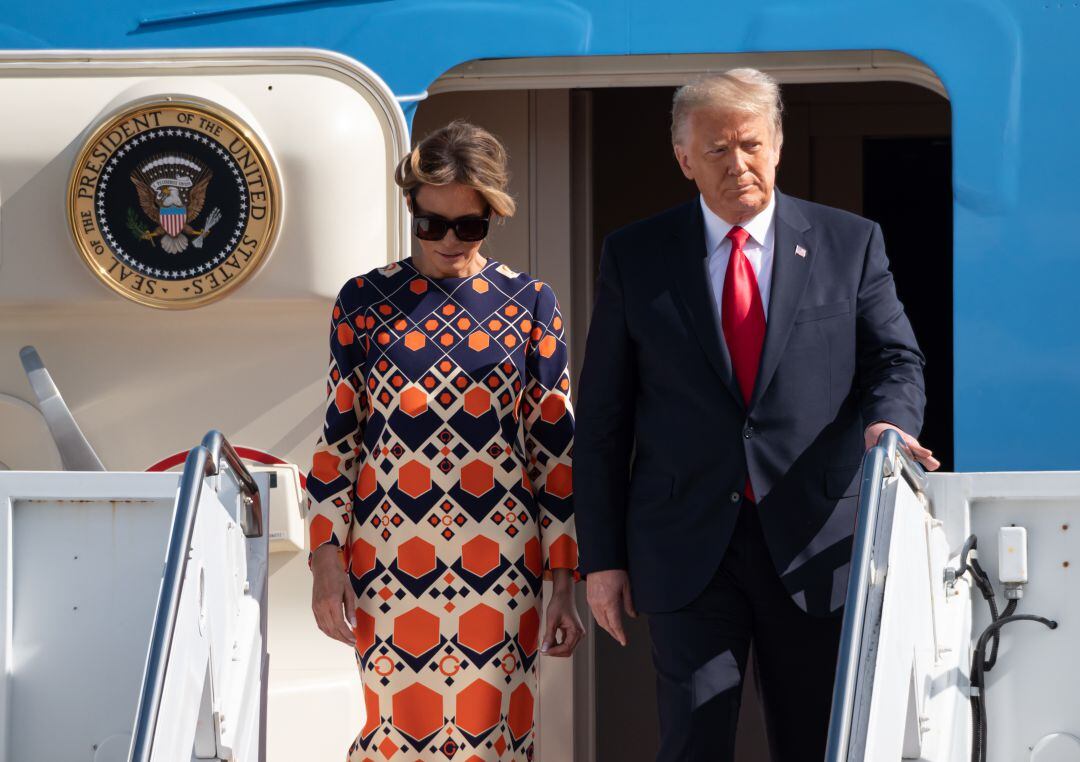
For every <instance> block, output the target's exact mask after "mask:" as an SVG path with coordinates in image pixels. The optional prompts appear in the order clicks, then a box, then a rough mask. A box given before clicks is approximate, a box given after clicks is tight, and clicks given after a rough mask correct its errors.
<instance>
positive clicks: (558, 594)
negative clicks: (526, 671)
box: [540, 569, 585, 657]
mask: <svg viewBox="0 0 1080 762" xmlns="http://www.w3.org/2000/svg"><path fill="white" fill-rule="evenodd" d="M554 577H555V584H554V586H553V592H552V594H551V600H550V601H549V602H548V606H547V616H546V620H547V627H546V630H545V632H544V640H543V642H542V644H541V646H540V653H542V654H545V655H547V656H562V657H566V656H570V655H571V654H572V653H574V649H575V648H577V644H578V643H579V642H581V639H582V638H583V637H584V636H585V626H584V625H583V624H582V623H581V617H580V616H579V615H578V611H577V606H575V605H574V587H573V584H574V583H573V580H572V579H571V577H570V572H569V571H568V570H567V569H556V570H555V571H554ZM560 636H561V640H560Z"/></svg>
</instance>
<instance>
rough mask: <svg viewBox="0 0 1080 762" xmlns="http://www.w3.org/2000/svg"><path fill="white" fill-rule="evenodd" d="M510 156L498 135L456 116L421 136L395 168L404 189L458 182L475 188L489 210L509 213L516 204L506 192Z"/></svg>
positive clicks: (506, 214) (510, 214)
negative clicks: (447, 122) (446, 123)
mask: <svg viewBox="0 0 1080 762" xmlns="http://www.w3.org/2000/svg"><path fill="white" fill-rule="evenodd" d="M508 163H509V156H508V155H507V153H506V148H504V147H503V144H502V143H500V142H499V139H498V138H497V137H495V136H494V135H492V134H491V133H490V132H488V131H487V130H485V129H484V128H483V127H478V126H476V125H475V124H471V123H469V122H466V121H465V120H463V119H455V120H454V121H452V122H450V124H448V125H446V126H445V127H440V128H439V129H437V130H435V131H434V132H432V133H431V134H429V135H427V136H426V137H425V138H424V139H423V140H421V141H420V142H419V143H418V144H417V146H416V147H415V148H413V149H412V150H411V151H409V152H408V153H407V154H405V157H404V158H403V159H402V160H401V161H400V162H399V163H398V165H397V169H396V170H395V171H394V182H395V183H397V184H398V186H400V187H401V189H402V190H403V191H404V192H405V193H407V194H408V193H411V192H412V191H413V190H415V189H416V188H417V187H418V186H420V185H425V184H426V185H447V184H449V183H461V184H462V185H467V186H469V187H470V188H473V189H475V190H476V192H477V193H479V194H480V195H481V196H483V197H484V200H485V201H486V202H487V204H488V206H490V207H491V212H492V214H494V215H496V216H498V217H512V216H513V215H514V210H515V209H516V208H517V205H516V204H515V203H514V199H513V198H512V197H511V196H510V194H509V193H508V192H507V188H508V186H509V185H510V170H509V167H508Z"/></svg>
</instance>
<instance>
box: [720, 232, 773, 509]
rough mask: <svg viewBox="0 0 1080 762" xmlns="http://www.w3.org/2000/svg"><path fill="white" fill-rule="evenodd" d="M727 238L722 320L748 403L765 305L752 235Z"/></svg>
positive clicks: (761, 339) (748, 489)
mask: <svg viewBox="0 0 1080 762" xmlns="http://www.w3.org/2000/svg"><path fill="white" fill-rule="evenodd" d="M727 237H728V238H730V239H731V257H730V258H729V259H728V266H727V273H726V274H725V276H724V295H723V301H722V304H721V307H720V320H721V323H722V324H723V327H724V340H725V341H726V342H727V346H728V352H729V353H730V354H731V364H732V367H733V368H734V370H735V379H736V380H737V381H738V382H739V390H740V391H742V395H743V400H744V401H745V402H746V404H747V405H749V404H750V396H751V395H752V394H753V393H754V381H756V380H757V372H758V365H759V363H760V361H761V347H762V344H764V343H765V308H764V307H763V306H762V303H761V291H760V290H758V282H757V277H756V276H755V275H754V268H753V267H752V266H751V265H750V260H749V259H747V258H746V254H745V253H744V252H743V246H744V245H745V244H746V241H747V239H748V238H750V234H749V233H747V232H746V231H745V230H743V229H742V228H741V227H738V226H736V227H733V228H732V229H731V230H730V231H728V234H727ZM746 496H747V497H748V498H750V499H751V500H753V499H754V491H753V489H752V488H751V486H750V477H749V476H747V478H746Z"/></svg>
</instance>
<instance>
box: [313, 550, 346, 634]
mask: <svg viewBox="0 0 1080 762" xmlns="http://www.w3.org/2000/svg"><path fill="white" fill-rule="evenodd" d="M311 573H312V577H313V581H312V590H311V610H312V611H313V612H314V613H315V621H316V622H317V623H318V625H319V629H320V630H322V631H323V633H324V634H325V635H326V636H327V637H331V638H333V639H334V640H340V641H341V642H342V643H345V644H346V645H348V646H355V645H356V636H355V635H354V634H353V628H354V627H356V621H355V620H356V594H355V593H353V589H352V583H351V582H350V581H349V575H348V574H346V573H345V570H344V569H343V568H342V566H341V558H340V556H339V554H338V548H337V546H335V545H332V544H329V543H328V544H326V545H323V546H322V547H321V548H319V549H318V550H316V551H315V552H314V553H312V554H311Z"/></svg>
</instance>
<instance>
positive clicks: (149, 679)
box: [128, 431, 267, 762]
mask: <svg viewBox="0 0 1080 762" xmlns="http://www.w3.org/2000/svg"><path fill="white" fill-rule="evenodd" d="M229 506H233V507H235V508H236V509H237V511H236V513H235V514H234V513H233V512H232V511H230V510H229ZM263 508H264V507H263V505H262V502H261V499H260V493H259V487H258V485H257V484H256V481H255V479H253V477H252V476H251V474H250V473H249V472H248V470H247V468H246V467H245V466H244V464H243V463H242V462H241V460H240V457H239V456H238V455H237V453H236V451H235V450H234V449H233V447H232V446H231V445H230V444H229V443H228V442H227V441H226V440H225V438H224V437H223V436H222V435H221V434H220V433H219V432H217V431H211V432H210V433H209V434H207V435H206V437H205V438H204V439H203V442H202V444H201V445H200V446H198V447H195V448H193V449H192V450H191V451H190V453H189V454H188V457H187V461H186V462H185V465H184V470H183V475H182V477H181V479H180V485H179V492H178V496H177V500H176V508H175V510H174V512H173V518H172V526H171V529H170V535H169V540H168V546H167V550H166V556H165V566H164V572H163V575H162V582H161V588H160V592H159V594H158V599H157V606H156V611H155V614H154V619H153V624H152V628H151V633H150V645H149V650H148V654H147V659H146V667H145V670H144V675H143V681H142V687H141V691H140V695H139V699H138V706H137V711H136V717H135V725H134V731H133V733H132V737H131V746H130V751H129V754H128V760H129V762H166V761H169V762H172V761H173V760H175V761H176V762H180V761H181V760H182V761H183V762H188V760H190V759H210V760H214V759H237V760H256V759H257V760H263V759H265V707H266V676H267V659H266V602H267V597H266V595H267V587H266V577H267V565H266V561H267V539H266V533H265V532H264V523H265V522H264V513H263ZM234 519H235V520H234ZM241 535H242V536H241Z"/></svg>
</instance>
